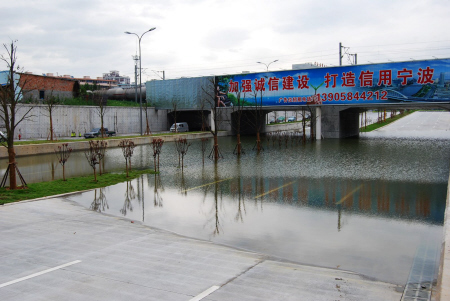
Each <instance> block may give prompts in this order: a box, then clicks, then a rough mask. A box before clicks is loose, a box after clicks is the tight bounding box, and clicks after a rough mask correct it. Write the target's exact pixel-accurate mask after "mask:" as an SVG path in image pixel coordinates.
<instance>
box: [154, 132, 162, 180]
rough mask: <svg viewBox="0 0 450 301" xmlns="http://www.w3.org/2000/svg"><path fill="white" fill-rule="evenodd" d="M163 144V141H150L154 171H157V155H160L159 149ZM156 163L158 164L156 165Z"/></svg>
mask: <svg viewBox="0 0 450 301" xmlns="http://www.w3.org/2000/svg"><path fill="white" fill-rule="evenodd" d="M163 144H164V140H162V139H159V138H158V139H153V140H152V148H153V161H154V164H155V171H156V172H157V171H159V154H161V149H162V146H163ZM157 163H158V164H157Z"/></svg>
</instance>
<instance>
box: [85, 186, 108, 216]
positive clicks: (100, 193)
mask: <svg viewBox="0 0 450 301" xmlns="http://www.w3.org/2000/svg"><path fill="white" fill-rule="evenodd" d="M89 208H90V209H91V210H93V211H97V212H104V211H105V210H107V209H109V205H108V200H107V199H106V195H105V188H97V189H95V190H94V200H93V201H92V203H91V206H90V207H89Z"/></svg>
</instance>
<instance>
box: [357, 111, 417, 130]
mask: <svg viewBox="0 0 450 301" xmlns="http://www.w3.org/2000/svg"><path fill="white" fill-rule="evenodd" d="M413 112H415V110H410V111H405V112H404V113H402V114H399V115H396V116H394V117H392V118H387V119H386V121H383V122H376V123H372V124H369V125H368V126H367V127H361V128H359V131H360V132H361V133H365V132H371V131H374V130H376V129H379V128H381V127H383V126H385V125H388V124H389V123H392V122H394V121H397V120H399V119H400V118H403V117H405V116H408V115H409V114H411V113H413Z"/></svg>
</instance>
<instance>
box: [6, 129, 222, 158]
mask: <svg viewBox="0 0 450 301" xmlns="http://www.w3.org/2000/svg"><path fill="white" fill-rule="evenodd" d="M230 134H231V133H230V132H227V131H223V132H219V133H218V136H227V135H230ZM203 137H206V138H211V137H212V134H211V133H209V132H204V133H195V134H178V135H159V136H142V137H141V136H140V137H135V138H130V140H131V141H133V142H134V144H136V145H141V144H150V143H151V142H152V140H153V139H158V138H160V139H163V140H164V141H165V142H170V141H175V139H178V138H186V139H188V140H192V139H200V138H203ZM127 139H128V138H127ZM121 140H122V138H120V137H118V138H117V139H108V140H106V141H107V142H108V147H109V148H111V147H118V146H119V143H120V141H121ZM68 144H69V147H70V148H72V150H73V151H79V150H85V149H88V148H89V140H87V139H86V140H85V141H74V142H68ZM58 145H61V143H58V142H55V143H43V144H27V145H16V146H15V147H14V150H15V151H16V156H17V157H20V156H29V155H37V154H49V153H54V152H55V149H56V148H57V147H58ZM7 157H8V150H7V149H6V147H0V159H1V158H7Z"/></svg>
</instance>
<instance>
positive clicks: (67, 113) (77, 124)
mask: <svg viewBox="0 0 450 301" xmlns="http://www.w3.org/2000/svg"><path fill="white" fill-rule="evenodd" d="M30 108H31V109H32V110H31V112H30V114H29V116H30V117H29V118H27V119H25V120H24V121H22V122H21V123H20V124H19V126H18V128H17V130H16V132H15V137H14V138H15V139H17V140H18V139H19V134H20V135H21V137H22V139H46V138H47V137H48V135H49V132H50V121H49V120H50V119H49V117H48V115H49V114H48V111H47V110H46V106H45V105H21V106H20V108H19V111H18V114H17V116H16V120H19V119H20V118H22V116H23V114H25V113H26V112H27V111H28V110H29V109H30ZM148 114H149V120H150V130H151V131H155V132H160V131H167V130H168V129H169V126H170V125H168V121H167V110H156V109H155V108H148ZM142 123H143V129H144V130H145V112H144V111H143V113H142ZM2 126H4V125H2V124H0V130H2V129H1V128H2ZM95 127H100V117H99V115H98V108H97V107H94V106H57V107H56V108H55V109H54V112H53V130H54V132H55V135H56V137H70V134H71V133H72V131H74V132H75V133H76V134H77V136H78V135H79V134H80V133H81V134H84V133H85V132H87V131H89V130H91V129H92V128H95ZM104 127H107V128H108V129H109V130H113V131H116V132H117V133H120V134H135V133H140V126H139V108H138V107H107V108H106V114H105V115H104Z"/></svg>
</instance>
